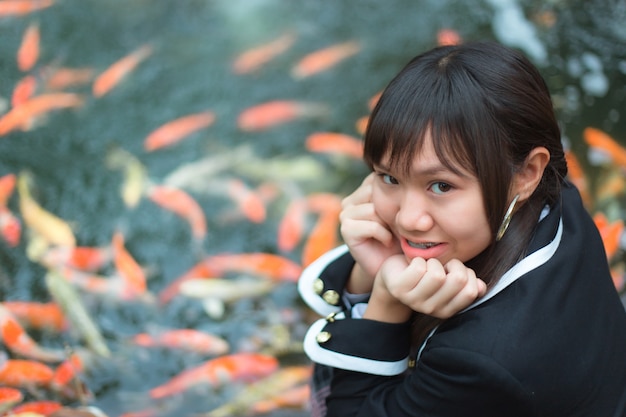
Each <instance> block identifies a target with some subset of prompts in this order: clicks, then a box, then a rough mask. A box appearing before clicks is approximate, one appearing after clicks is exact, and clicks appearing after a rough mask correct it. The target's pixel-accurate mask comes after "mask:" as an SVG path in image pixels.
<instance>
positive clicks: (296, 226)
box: [277, 198, 308, 252]
mask: <svg viewBox="0 0 626 417" xmlns="http://www.w3.org/2000/svg"><path fill="white" fill-rule="evenodd" d="M307 211H308V204H307V201H306V199H304V198H297V199H294V200H291V201H290V202H289V204H288V205H287V208H286V209H285V213H284V215H283V217H282V219H281V220H280V223H279V224H278V233H277V246H278V249H279V250H280V251H282V252H289V251H292V250H293V249H295V247H296V246H297V245H298V243H299V242H300V240H301V239H302V236H303V235H304V229H305V221H306V215H307Z"/></svg>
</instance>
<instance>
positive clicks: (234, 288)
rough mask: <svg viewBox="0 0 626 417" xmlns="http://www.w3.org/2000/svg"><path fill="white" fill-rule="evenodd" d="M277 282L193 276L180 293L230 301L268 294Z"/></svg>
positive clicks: (181, 288)
mask: <svg viewBox="0 0 626 417" xmlns="http://www.w3.org/2000/svg"><path fill="white" fill-rule="evenodd" d="M274 285H275V283H274V282H271V281H264V280H252V279H234V280H231V279H223V278H213V279H203V278H192V279H189V280H187V281H185V282H183V283H182V284H181V285H180V293H181V294H182V295H185V296H187V297H192V298H205V299H206V298H212V299H217V300H219V301H222V302H225V303H228V302H232V301H236V300H240V299H242V298H251V297H260V296H262V295H264V294H267V293H268V292H269V291H270V290H271V289H272V288H274Z"/></svg>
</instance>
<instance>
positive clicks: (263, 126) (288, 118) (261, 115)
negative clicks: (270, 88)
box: [237, 100, 329, 132]
mask: <svg viewBox="0 0 626 417" xmlns="http://www.w3.org/2000/svg"><path fill="white" fill-rule="evenodd" d="M328 112H329V110H328V108H327V106H325V105H323V104H320V103H312V102H304V101H298V100H274V101H268V102H265V103H261V104H258V105H255V106H252V107H249V108H247V109H246V110H244V111H242V112H241V113H240V114H239V117H238V118H237V126H238V127H239V129H241V130H243V131H246V132H258V131H263V130H267V129H270V128H272V127H275V126H278V125H282V124H285V123H288V122H292V121H294V120H296V119H299V118H305V117H306V118H308V117H323V116H326V115H327V114H328Z"/></svg>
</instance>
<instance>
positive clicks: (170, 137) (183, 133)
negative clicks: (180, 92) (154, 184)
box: [143, 111, 215, 152]
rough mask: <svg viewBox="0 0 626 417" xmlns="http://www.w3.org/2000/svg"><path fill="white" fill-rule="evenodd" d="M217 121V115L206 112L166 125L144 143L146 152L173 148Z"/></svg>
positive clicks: (180, 118) (190, 115)
mask: <svg viewBox="0 0 626 417" xmlns="http://www.w3.org/2000/svg"><path fill="white" fill-rule="evenodd" d="M214 121H215V113H213V112H211V111H205V112H201V113H195V114H189V115H187V116H183V117H179V118H178V119H175V120H172V121H170V122H167V123H165V124H164V125H162V126H161V127H159V128H157V129H156V130H155V131H153V132H152V133H150V134H149V135H148V137H146V139H145V140H144V142H143V147H144V149H145V150H146V151H148V152H152V151H155V150H157V149H161V148H165V147H168V146H172V145H174V144H176V143H178V142H180V141H181V140H183V139H185V138H186V137H188V136H189V135H191V134H192V133H195V132H197V131H199V130H201V129H205V128H207V127H209V126H211V125H212V124H213V122H214Z"/></svg>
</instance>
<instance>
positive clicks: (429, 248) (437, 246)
mask: <svg viewBox="0 0 626 417" xmlns="http://www.w3.org/2000/svg"><path fill="white" fill-rule="evenodd" d="M400 246H401V247H402V252H404V255H405V256H406V257H407V259H413V258H424V259H430V258H439V257H441V256H443V255H444V254H445V253H446V252H447V250H448V249H447V248H448V245H447V244H446V243H445V242H427V241H421V242H416V241H412V240H408V239H402V240H401V241H400Z"/></svg>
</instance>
